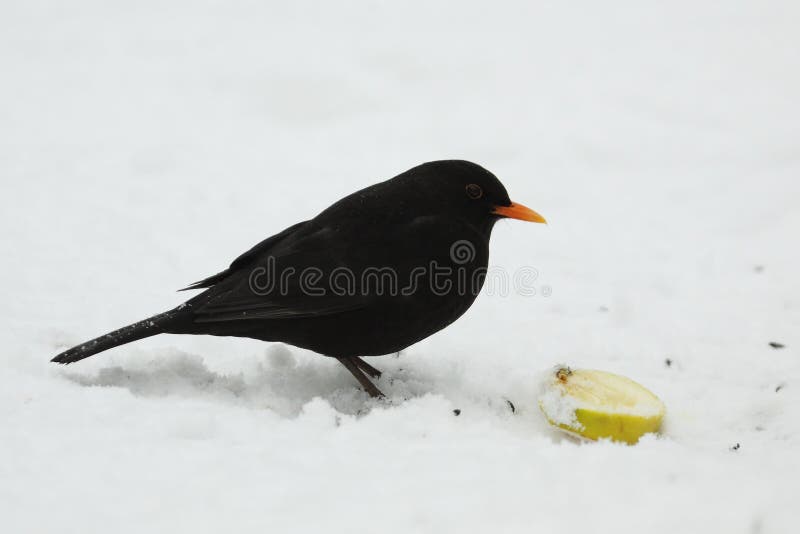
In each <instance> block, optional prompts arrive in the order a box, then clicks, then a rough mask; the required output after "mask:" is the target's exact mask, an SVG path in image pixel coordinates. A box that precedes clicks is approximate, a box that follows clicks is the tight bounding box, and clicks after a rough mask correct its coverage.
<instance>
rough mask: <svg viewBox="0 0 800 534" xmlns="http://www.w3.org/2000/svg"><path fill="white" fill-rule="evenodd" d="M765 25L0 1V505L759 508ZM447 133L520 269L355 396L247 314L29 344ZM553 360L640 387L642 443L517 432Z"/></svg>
mask: <svg viewBox="0 0 800 534" xmlns="http://www.w3.org/2000/svg"><path fill="white" fill-rule="evenodd" d="M799 25H800V4H798V2H796V1H794V0H786V1H755V0H753V1H730V2H712V1H700V2H698V1H685V0H678V1H672V2H650V1H641V0H629V1H620V2H593V1H588V0H587V1H584V2H538V1H536V2H533V1H526V2H513V3H489V2H480V3H479V2H465V1H458V2H448V3H440V2H396V3H391V4H390V3H388V2H380V3H377V2H352V1H348V2H326V3H323V2H318V3H311V2H280V3H278V2H259V1H236V2H233V1H226V2H221V1H220V2H191V1H188V0H178V1H164V0H158V1H155V0H146V1H143V0H137V1H130V2H104V1H100V0H81V1H73V2H58V1H56V0H50V1H47V0H42V1H38V0H3V2H2V3H0V180H2V196H1V197H0V232H2V239H1V240H0V247H1V248H0V252H1V253H2V262H1V264H0V279H2V284H0V296H2V307H0V319H2V324H3V328H2V329H0V342H2V347H3V348H2V350H0V365H2V371H1V372H0V458H1V460H0V530H2V531H3V532H7V533H22V532H24V533H28V532H31V533H39V532H59V533H61V532H75V533H87V532H103V533H107V532H114V533H127V532H193V533H199V532H243V533H244V532H260V533H264V532H331V533H332V532H403V533H407V532H526V533H529V532H537V533H546V532H615V533H620V532H637V533H641V532H647V533H656V532H665V533H676V532H681V533H687V532H698V533H700V532H702V533H710V532H724V533H726V534H729V533H739V532H741V533H781V532H790V531H794V530H793V528H795V527H796V519H797V509H796V500H797V495H798V491H800V482H798V480H799V479H800V361H799V359H800V281H798V267H800V261H799V260H800V252H798V251H799V250H800V247H798V235H799V233H800V209H799V208H798V201H800V99H798V95H800V68H799V67H800V63H798V49H799V47H800V33H798V27H799ZM450 157H460V158H466V159H471V160H474V161H476V162H479V163H481V164H483V165H485V166H486V167H488V168H489V169H491V170H492V171H494V172H495V173H496V174H497V175H498V176H499V177H500V178H501V180H503V182H504V183H505V185H506V186H507V188H508V189H509V191H510V193H511V196H512V198H514V199H515V200H518V201H519V202H522V203H524V204H527V205H530V206H531V207H533V208H534V209H536V210H538V211H540V212H541V213H542V214H544V215H545V216H546V217H547V218H548V220H549V221H550V225H549V226H541V225H528V224H524V223H519V222H514V221H509V222H503V223H501V224H499V225H498V226H497V227H496V229H495V232H494V236H493V240H492V264H493V265H495V266H497V267H498V268H503V269H506V270H507V271H508V272H513V271H514V270H515V269H518V268H519V267H521V266H532V267H535V268H536V269H537V270H538V273H539V277H538V279H537V280H536V282H535V285H536V287H537V294H536V295H535V296H522V295H518V294H513V293H512V294H509V295H506V296H503V295H501V294H493V295H489V294H484V295H482V296H481V297H480V298H479V299H478V301H477V302H476V303H475V305H474V306H473V308H472V309H471V310H470V311H469V312H468V313H467V315H466V316H464V317H463V318H462V319H461V320H459V321H458V322H457V323H456V324H454V325H453V326H451V327H450V328H447V329H446V330H445V331H443V332H441V333H439V334H437V335H435V336H433V337H432V338H430V339H427V340H425V341H424V342H421V343H419V344H418V345H415V346H413V347H410V348H409V349H408V350H406V351H405V352H403V353H402V354H401V355H400V357H399V358H397V357H394V356H387V357H385V358H377V359H373V360H371V362H372V363H374V364H375V365H376V366H378V367H380V368H382V369H384V370H385V371H387V373H386V374H385V377H384V378H382V379H381V381H380V383H379V385H380V387H381V388H382V389H383V390H384V391H385V392H386V393H387V394H388V395H389V397H390V399H389V401H388V402H386V403H377V402H374V401H372V400H370V399H369V398H367V397H366V396H365V395H364V394H363V393H361V392H360V390H359V389H358V388H357V387H356V386H355V383H354V381H353V379H352V378H351V377H350V376H349V374H348V373H347V371H346V370H345V369H344V368H342V367H341V366H340V365H338V364H337V363H336V362H335V361H331V360H329V359H325V358H321V357H319V356H316V355H314V354H311V353H308V352H305V351H302V350H299V349H295V348H292V347H284V346H281V345H267V344H264V343H260V342H255V341H249V340H234V339H217V338H202V337H194V338H193V337H178V336H160V337H156V338H152V339H149V340H146V341H142V342H139V343H136V344H132V345H128V346H125V347H121V348H118V349H115V350H113V351H110V352H108V353H104V354H102V355H99V356H96V357H94V358H91V359H89V360H86V361H84V362H81V363H79V364H76V365H73V366H70V367H67V368H64V367H59V366H56V365H54V364H51V363H49V359H50V358H51V357H52V356H54V355H55V354H56V353H57V352H59V351H61V350H63V349H64V348H65V347H68V346H70V345H72V344H75V343H78V342H81V341H84V340H86V339H88V338H90V337H94V336H96V335H98V334H101V333H105V332H106V331H108V330H111V329H113V328H116V327H119V326H122V325H124V324H127V323H130V322H132V321H134V320H137V319H140V318H142V317H145V316H147V315H150V314H152V313H154V312H158V311H162V310H164V309H167V308H169V307H172V306H174V305H175V304H177V303H179V302H180V301H181V298H182V297H183V296H185V294H180V295H178V294H175V293H174V292H173V290H175V289H177V288H179V287H182V286H185V285H186V284H187V283H189V282H192V281H194V280H197V279H199V278H202V277H203V276H206V275H209V274H212V273H214V272H217V271H218V270H220V269H221V268H223V267H225V266H226V265H227V264H228V262H229V261H230V260H231V259H233V258H234V257H235V256H236V255H238V254H239V253H240V252H242V251H243V250H245V249H247V248H249V247H250V246H251V245H253V244H254V243H256V242H258V241H259V240H261V239H262V238H264V237H266V236H268V235H270V234H272V233H275V232H277V231H279V230H281V229H283V228H284V227H286V226H288V225H289V224H291V223H293V222H296V221H298V220H301V219H304V218H308V217H310V216H313V215H314V214H315V213H317V212H318V211H320V210H321V209H323V208H324V207H326V206H327V205H328V204H329V203H331V202H332V201H334V200H336V199H338V198H340V197H341V196H343V195H345V194H347V193H349V192H351V191H353V190H355V189H357V188H360V187H363V186H365V185H368V184H371V183H373V182H376V181H378V180H380V179H383V178H387V177H389V176H392V175H394V174H396V173H398V172H400V171H403V170H405V169H406V168H408V167H411V166H413V165H415V164H417V163H420V162H423V161H426V160H431V159H441V158H450ZM770 342H778V343H782V344H784V345H785V348H783V349H775V348H772V347H770V345H769V343H770ZM556 363H567V364H570V365H572V366H576V367H589V368H598V369H604V370H608V371H612V372H617V373H621V374H624V375H627V376H630V377H632V378H634V379H636V380H637V381H639V382H641V383H643V384H644V385H646V386H647V387H648V388H650V389H652V390H653V391H654V392H655V393H657V394H658V395H659V396H660V397H661V398H662V399H663V400H664V402H665V403H666V405H667V408H668V416H667V420H666V423H665V427H664V433H663V435H662V436H661V437H658V438H656V437H652V436H649V437H647V438H645V439H644V440H643V441H642V442H640V443H639V444H638V445H636V446H633V447H629V446H623V445H618V444H612V443H608V442H605V443H585V444H582V443H578V442H575V441H573V440H572V439H571V438H566V437H562V436H561V435H559V434H557V433H555V432H554V431H552V430H550V429H549V428H548V427H547V425H546V423H545V422H544V421H543V418H542V417H541V414H540V413H539V410H538V408H537V406H536V402H535V398H536V380H537V376H538V374H539V373H540V372H542V371H543V370H546V369H548V368H550V367H551V366H553V365H554V364H556ZM507 400H510V401H511V402H513V404H514V406H515V407H516V412H515V413H512V412H511V410H510V407H509V404H508V402H507ZM454 410H460V415H459V416H456V415H455V414H454Z"/></svg>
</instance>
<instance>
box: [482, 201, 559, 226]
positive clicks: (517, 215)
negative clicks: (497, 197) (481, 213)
mask: <svg viewBox="0 0 800 534" xmlns="http://www.w3.org/2000/svg"><path fill="white" fill-rule="evenodd" d="M492 213H494V214H496V215H500V216H501V217H509V218H511V219H519V220H520V221H530V222H535V223H545V224H547V221H545V220H544V217H542V216H541V215H539V214H538V213H536V212H535V211H533V210H532V209H530V208H526V207H525V206H523V205H522V204H515V203H514V202H512V203H511V205H510V206H495V207H494V209H493V210H492Z"/></svg>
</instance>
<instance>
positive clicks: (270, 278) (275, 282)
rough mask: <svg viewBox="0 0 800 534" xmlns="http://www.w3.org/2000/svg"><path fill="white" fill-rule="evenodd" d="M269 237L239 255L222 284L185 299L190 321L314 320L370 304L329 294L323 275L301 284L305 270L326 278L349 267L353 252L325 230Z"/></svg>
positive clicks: (327, 280)
mask: <svg viewBox="0 0 800 534" xmlns="http://www.w3.org/2000/svg"><path fill="white" fill-rule="evenodd" d="M279 235H280V234H279ZM276 237H277V236H276ZM270 239H275V238H270ZM270 239H268V240H266V241H264V242H262V243H261V244H259V245H257V246H256V247H254V248H253V249H251V250H250V251H248V252H247V253H245V254H243V255H242V256H240V257H239V258H238V259H237V260H236V261H234V263H233V264H232V266H231V269H229V271H230V272H229V273H228V274H226V276H225V277H224V279H223V280H222V281H221V282H219V283H216V285H214V286H213V287H211V288H210V289H209V290H208V291H206V292H205V293H203V294H201V295H198V296H197V297H195V298H194V299H192V300H190V301H189V303H190V304H191V305H192V308H193V312H194V317H195V319H194V320H195V322H198V323H211V322H228V321H240V320H251V319H293V318H302V317H319V316H324V315H331V314H337V313H344V312H348V311H353V310H357V309H361V308H364V307H366V306H368V305H369V303H370V302H371V301H372V299H371V298H369V297H368V296H366V295H359V294H351V293H346V294H340V293H342V292H341V291H339V292H337V291H334V290H333V288H332V287H331V280H330V278H328V277H326V276H321V277H320V278H319V280H317V281H315V282H311V283H309V282H308V279H306V280H305V281H304V280H303V276H304V274H303V273H304V272H307V271H308V269H318V270H319V272H320V273H326V274H327V273H330V272H331V271H332V270H333V269H336V268H337V267H342V266H346V265H348V264H349V263H350V260H349V258H348V257H349V256H350V255H351V254H352V250H353V248H352V247H349V246H346V243H343V242H342V241H341V240H340V239H337V238H336V237H333V236H332V232H331V230H330V228H326V227H322V228H312V227H307V228H305V229H303V230H301V231H299V232H295V233H293V234H292V235H289V236H287V237H285V238H282V239H278V240H275V241H272V242H270ZM268 242H270V243H268Z"/></svg>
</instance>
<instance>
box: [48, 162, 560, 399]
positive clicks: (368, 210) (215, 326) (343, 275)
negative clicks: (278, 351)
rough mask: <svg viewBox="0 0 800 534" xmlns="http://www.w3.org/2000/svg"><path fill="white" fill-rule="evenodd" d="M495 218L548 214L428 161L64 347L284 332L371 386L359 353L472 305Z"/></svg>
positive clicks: (476, 175)
mask: <svg viewBox="0 0 800 534" xmlns="http://www.w3.org/2000/svg"><path fill="white" fill-rule="evenodd" d="M501 217H513V218H518V219H523V220H529V221H535V222H544V219H542V218H541V217H540V216H539V215H538V214H536V213H535V212H533V211H532V210H529V209H527V208H525V207H524V206H521V205H518V204H513V203H512V202H511V201H510V199H509V198H508V194H507V193H506V190H505V187H503V185H502V184H501V183H500V181H499V180H498V179H497V178H496V177H495V176H494V175H493V174H492V173H490V172H489V171H487V170H486V169H484V168H482V167H480V166H479V165H476V164H474V163H470V162H467V161H460V160H449V161H435V162H429V163H425V164H422V165H420V166H418V167H414V168H413V169H410V170H408V171H406V172H404V173H402V174H400V175H398V176H396V177H394V178H392V179H390V180H386V181H384V182H381V183H378V184H376V185H373V186H371V187H367V188H365V189H362V190H361V191H357V192H356V193H353V194H351V195H349V196H347V197H345V198H343V199H341V200H339V201H338V202H336V203H335V204H333V205H332V206H330V207H329V208H327V209H326V210H324V211H323V212H322V213H320V214H319V215H317V216H316V217H314V218H313V219H311V220H308V221H304V222H300V223H298V224H295V225H293V226H290V227H289V228H287V229H285V230H284V231H282V232H280V233H278V234H275V235H274V236H272V237H269V238H267V239H265V240H264V241H262V242H261V243H259V244H257V245H256V246H254V247H253V248H252V249H250V250H248V251H247V252H245V253H244V254H242V255H241V256H239V257H238V258H236V259H235V260H234V261H233V263H231V265H230V267H228V268H227V269H225V270H224V271H222V272H220V273H217V274H215V275H213V276H210V277H208V278H205V279H203V280H201V281H199V282H196V283H194V284H192V285H190V286H189V287H187V288H186V289H187V290H188V289H204V291H203V292H202V293H200V294H198V295H197V296H195V297H193V298H191V299H190V300H188V301H187V302H185V303H183V304H181V305H180V306H178V307H176V308H174V309H172V310H170V311H168V312H165V313H162V314H159V315H155V316H153V317H151V318H149V319H145V320H144V321H140V322H138V323H135V324H133V325H130V326H127V327H124V328H121V329H119V330H116V331H114V332H111V333H109V334H106V335H104V336H101V337H99V338H97V339H94V340H92V341H89V342H87V343H84V344H82V345H79V346H77V347H74V348H71V349H69V350H67V351H65V352H63V353H61V354H59V355H58V356H56V357H55V358H54V359H53V361H54V362H58V363H65V364H66V363H73V362H76V361H78V360H81V359H83V358H86V357H89V356H91V355H93V354H96V353H98V352H101V351H104V350H107V349H109V348H111V347H115V346H118V345H122V344H125V343H128V342H131V341H135V340H137V339H142V338H144V337H149V336H152V335H156V334H160V333H173V334H208V335H216V336H238V337H249V338H254V339H261V340H265V341H281V342H284V343H289V344H291V345H295V346H298V347H303V348H306V349H310V350H313V351H315V352H318V353H320V354H323V355H326V356H332V357H335V358H337V359H339V361H341V362H342V363H343V364H344V365H345V367H347V368H348V370H350V371H351V372H352V373H353V375H354V376H355V377H356V378H357V379H358V380H359V382H360V383H361V384H362V385H363V386H364V387H365V388H366V389H367V391H369V392H370V393H371V394H372V395H379V394H380V392H379V391H378V390H377V388H375V386H374V385H373V384H372V383H371V382H370V381H369V380H368V379H367V378H366V377H365V376H364V373H366V374H368V375H370V376H373V377H376V376H379V372H378V371H377V370H376V369H374V368H373V367H371V366H369V365H368V364H366V363H365V362H364V361H363V360H361V359H360V357H361V356H376V355H382V354H389V353H393V352H397V351H399V350H402V349H404V348H406V347H408V346H409V345H411V344H413V343H415V342H417V341H419V340H421V339H424V338H426V337H428V336H430V335H431V334H433V333H435V332H437V331H439V330H441V329H442V328H444V327H446V326H447V325H449V324H450V323H452V322H453V321H455V320H456V319H458V318H459V317H460V316H461V315H462V314H463V313H464V312H465V311H466V310H467V309H468V308H469V307H470V306H471V305H472V303H473V301H474V300H475V297H476V296H477V293H478V292H479V291H480V288H481V285H482V283H483V274H484V273H485V269H486V267H487V265H488V261H489V237H490V234H491V231H492V227H493V226H494V224H495V222H496V221H497V220H498V219H499V218H501Z"/></svg>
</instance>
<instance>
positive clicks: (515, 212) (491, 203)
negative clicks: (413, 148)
mask: <svg viewBox="0 0 800 534" xmlns="http://www.w3.org/2000/svg"><path fill="white" fill-rule="evenodd" d="M398 178H404V179H405V180H407V186H412V187H416V188H418V189H419V193H421V195H423V196H424V197H426V198H425V201H426V203H431V205H432V206H435V208H436V210H437V211H438V212H439V213H442V212H444V213H447V214H450V215H452V216H454V217H460V218H465V219H467V220H470V221H471V222H473V223H474V224H479V225H481V226H484V224H483V223H489V224H490V225H491V224H493V223H494V222H496V221H497V220H498V219H501V218H511V219H520V220H523V221H530V222H537V223H544V222H546V221H545V219H544V217H542V216H541V215H539V214H538V213H536V212H535V211H533V210H532V209H530V208H527V207H525V206H523V205H522V204H517V203H515V202H512V201H511V199H509V197H508V192H507V191H506V188H505V187H504V186H503V184H502V183H500V180H498V179H497V177H496V176H495V175H494V174H492V173H491V172H489V171H487V170H486V169H484V168H483V167H481V166H480V165H477V164H475V163H471V162H469V161H464V160H441V161H431V162H428V163H423V164H422V165H419V166H417V167H414V168H413V169H410V170H408V171H406V172H405V173H403V174H402V175H400V176H399V177H398Z"/></svg>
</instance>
